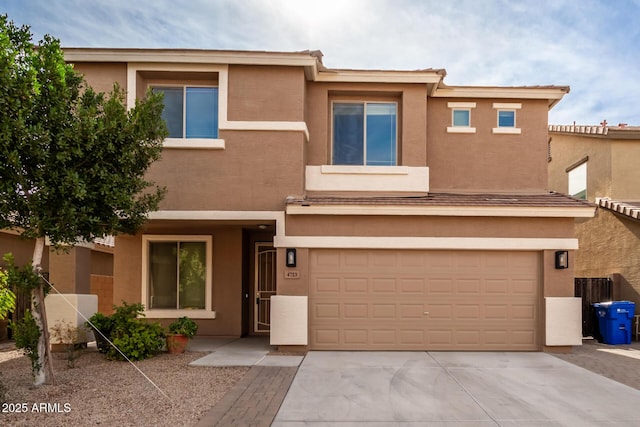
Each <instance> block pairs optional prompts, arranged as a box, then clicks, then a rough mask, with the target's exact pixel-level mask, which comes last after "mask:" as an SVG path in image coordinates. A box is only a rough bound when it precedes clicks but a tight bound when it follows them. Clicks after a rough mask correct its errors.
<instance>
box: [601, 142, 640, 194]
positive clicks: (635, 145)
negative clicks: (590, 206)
mask: <svg viewBox="0 0 640 427" xmlns="http://www.w3.org/2000/svg"><path fill="white" fill-rule="evenodd" d="M599 197H600V196H599ZM610 198H611V199H613V200H632V201H637V200H640V141H638V140H637V139H636V140H627V141H625V140H614V141H612V148H611V196H610Z"/></svg>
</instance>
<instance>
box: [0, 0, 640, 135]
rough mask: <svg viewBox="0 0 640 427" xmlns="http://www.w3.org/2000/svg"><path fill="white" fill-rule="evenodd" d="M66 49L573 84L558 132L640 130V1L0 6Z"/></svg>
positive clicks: (552, 119) (59, 0)
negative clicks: (237, 57) (274, 58)
mask: <svg viewBox="0 0 640 427" xmlns="http://www.w3.org/2000/svg"><path fill="white" fill-rule="evenodd" d="M0 13H1V14H7V15H8V16H9V19H11V20H13V21H14V22H15V23H16V24H19V25H29V26H30V27H31V31H32V33H33V35H34V41H38V40H40V39H41V38H42V37H43V35H45V34H50V35H52V36H54V37H56V38H58V39H60V41H61V44H62V46H63V47H107V48H109V47H110V48H124V47H130V48H194V49H231V50H267V51H280V52H281V51H302V50H321V51H322V52H323V54H324V58H323V62H324V64H325V65H326V66H327V67H330V68H347V69H377V70H415V69H425V68H444V69H446V70H447V76H446V77H445V80H444V82H445V83H446V84H448V85H461V86H470V85H471V86H474V85H478V86H534V85H559V86H565V85H568V86H570V87H571V92H570V93H569V94H568V95H566V96H565V97H564V98H563V100H562V101H561V102H560V103H559V104H558V105H556V106H555V107H554V108H553V109H552V110H551V111H550V113H549V123H550V124H572V123H574V122H576V123H577V124H586V125H597V124H599V123H601V122H602V121H603V120H606V121H607V122H608V124H609V125H617V124H618V123H627V124H629V125H640V0H0Z"/></svg>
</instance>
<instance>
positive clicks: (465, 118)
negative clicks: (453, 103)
mask: <svg viewBox="0 0 640 427" xmlns="http://www.w3.org/2000/svg"><path fill="white" fill-rule="evenodd" d="M452 125H453V126H454V127H460V126H464V127H469V126H470V125H471V110H469V109H468V108H465V109H459V108H454V109H453V123H452Z"/></svg>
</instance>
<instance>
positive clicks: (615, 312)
mask: <svg viewBox="0 0 640 427" xmlns="http://www.w3.org/2000/svg"><path fill="white" fill-rule="evenodd" d="M593 306H594V307H595V309H596V317H597V318H598V326H599V327H600V334H601V335H602V340H603V342H604V343H605V344H631V323H632V321H633V315H634V314H635V309H636V304H635V303H634V302H631V301H611V302H600V303H596V304H593Z"/></svg>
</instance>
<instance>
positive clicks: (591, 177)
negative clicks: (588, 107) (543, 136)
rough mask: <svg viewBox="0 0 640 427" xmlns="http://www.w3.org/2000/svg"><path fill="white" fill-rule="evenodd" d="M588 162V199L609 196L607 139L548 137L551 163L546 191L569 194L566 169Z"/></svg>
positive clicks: (564, 135) (610, 169)
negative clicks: (587, 158)
mask: <svg viewBox="0 0 640 427" xmlns="http://www.w3.org/2000/svg"><path fill="white" fill-rule="evenodd" d="M587 156H588V157H589V160H588V161H587V199H588V200H591V201H593V200H595V198H596V197H612V196H611V176H612V162H611V159H612V156H611V145H610V144H609V143H608V141H607V140H606V139H602V138H597V137H585V136H576V135H567V134H562V133H552V134H551V161H550V162H549V189H550V190H551V191H556V192H558V193H563V194H568V192H569V177H568V174H567V168H568V167H570V166H572V165H574V164H576V163H577V162H580V161H581V160H582V159H584V158H585V157H587Z"/></svg>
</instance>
